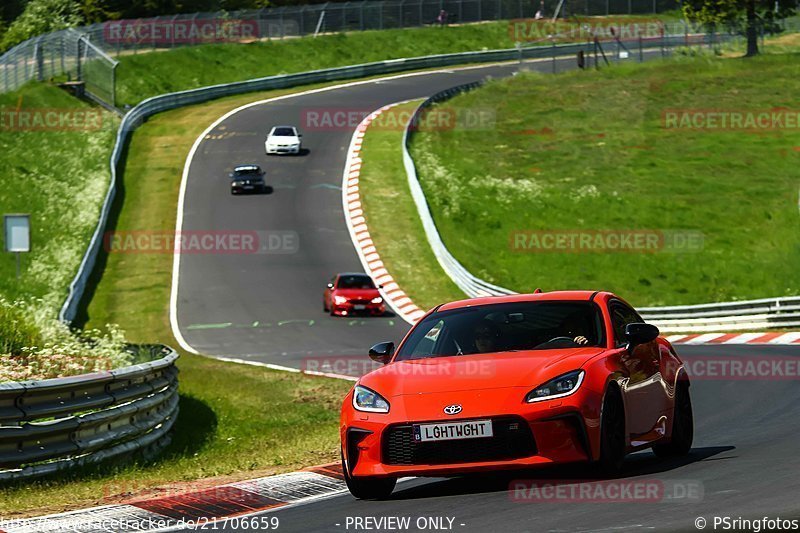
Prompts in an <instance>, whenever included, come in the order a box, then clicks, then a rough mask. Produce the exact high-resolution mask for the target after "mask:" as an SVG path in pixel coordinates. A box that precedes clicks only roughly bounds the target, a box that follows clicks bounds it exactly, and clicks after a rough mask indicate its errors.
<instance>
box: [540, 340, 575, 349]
mask: <svg viewBox="0 0 800 533" xmlns="http://www.w3.org/2000/svg"><path fill="white" fill-rule="evenodd" d="M551 345H552V346H551ZM543 346H547V347H548V348H573V347H575V346H580V345H579V344H578V343H577V342H575V340H574V339H573V338H572V337H553V338H552V339H550V340H549V341H546V342H543V343H541V344H537V345H536V346H535V348H536V349H538V348H542V347H543Z"/></svg>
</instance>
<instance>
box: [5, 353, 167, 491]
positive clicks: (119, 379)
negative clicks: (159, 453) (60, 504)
mask: <svg viewBox="0 0 800 533" xmlns="http://www.w3.org/2000/svg"><path fill="white" fill-rule="evenodd" d="M152 348H153V349H152V352H153V353H154V355H156V356H159V357H160V358H159V359H157V360H154V361H151V362H148V363H142V364H138V365H134V366H130V367H126V368H120V369H118V370H111V371H109V372H99V373H94V374H86V375H81V376H74V377H67V378H57V379H46V380H41V381H26V382H20V383H0V481H9V480H15V479H21V478H31V477H37V476H41V475H45V474H50V473H53V472H58V471H61V470H66V469H70V468H76V467H80V466H84V465H87V464H91V463H96V462H99V461H102V460H106V459H110V458H113V457H117V456H121V455H124V454H128V453H130V452H134V451H137V450H146V449H152V448H158V447H161V446H163V445H165V444H166V443H168V442H169V435H168V432H169V430H170V429H171V428H172V425H173V423H174V422H175V419H176V417H177V415H178V369H177V368H176V366H175V361H176V360H177V358H178V354H177V353H176V352H175V351H174V350H172V349H171V348H167V347H164V346H159V347H152Z"/></svg>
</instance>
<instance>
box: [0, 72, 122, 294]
mask: <svg viewBox="0 0 800 533" xmlns="http://www.w3.org/2000/svg"><path fill="white" fill-rule="evenodd" d="M0 112H2V125H1V126H0V168H2V169H3V171H2V172H0V212H2V213H29V214H30V217H31V219H30V221H31V248H32V251H31V253H27V254H22V262H21V266H22V268H21V275H20V278H19V280H17V277H16V272H15V271H16V264H15V257H14V255H12V254H6V253H4V254H3V256H2V260H0V294H2V295H4V296H5V297H6V298H7V299H9V300H16V299H20V298H25V299H30V298H40V299H42V300H43V302H41V305H42V306H45V307H48V308H50V309H57V308H58V307H59V306H60V305H61V303H62V302H63V300H64V298H65V297H66V294H67V292H66V291H67V286H68V285H69V282H70V281H71V280H72V277H73V276H74V275H75V272H76V271H77V269H78V265H79V264H80V261H81V258H82V257H83V253H84V252H85V251H86V244H87V243H88V242H89V238H90V236H91V234H92V232H93V231H94V228H95V224H96V223H97V217H98V214H99V213H100V206H101V205H102V203H103V198H104V196H105V193H106V190H107V188H108V179H109V169H108V156H109V155H110V153H111V148H112V147H113V144H114V135H115V133H116V128H117V125H118V123H119V120H118V119H117V117H116V116H115V115H112V114H110V113H107V112H105V111H103V110H101V109H98V108H96V107H92V106H90V105H88V104H86V103H84V102H81V101H80V100H77V99H75V98H73V97H72V96H70V95H69V94H67V93H66V92H64V91H62V90H61V89H58V88H55V87H52V86H48V85H44V84H37V83H32V84H29V85H27V86H25V87H24V88H22V89H20V90H19V91H16V92H12V93H6V94H0ZM49 119H52V120H54V121H53V122H43V121H44V120H49ZM62 120H64V121H66V122H62Z"/></svg>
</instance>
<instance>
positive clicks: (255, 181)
mask: <svg viewBox="0 0 800 533" xmlns="http://www.w3.org/2000/svg"><path fill="white" fill-rule="evenodd" d="M264 175H265V173H264V171H263V170H261V167H259V166H258V165H242V166H238V167H235V168H234V169H233V172H231V173H230V175H229V177H230V179H231V194H240V193H245V192H266V191H267V184H266V183H265V182H264Z"/></svg>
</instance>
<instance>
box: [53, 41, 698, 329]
mask: <svg viewBox="0 0 800 533" xmlns="http://www.w3.org/2000/svg"><path fill="white" fill-rule="evenodd" d="M704 38H705V36H698V35H688V36H687V35H684V34H680V35H671V36H664V37H661V38H656V39H646V40H641V41H638V44H637V45H636V46H639V45H641V46H642V47H643V48H646V49H654V48H661V49H662V50H663V49H666V48H667V47H672V46H683V45H686V44H703V43H704V41H703V39H704ZM579 50H583V51H585V52H586V51H588V50H593V48H592V45H591V44H587V43H577V44H564V45H555V46H534V47H528V48H510V49H505V50H487V51H480V52H463V53H458V54H442V55H432V56H424V57H415V58H407V59H394V60H389V61H377V62H374V63H365V64H362V65H353V66H348V67H341V68H330V69H322V70H314V71H310V72H303V73H300V74H284V75H278V76H268V77H265V78H258V79H254V80H248V81H240V82H234V83H227V84H222V85H213V86H211V87H203V88H200V89H193V90H189V91H181V92H177V93H170V94H164V95H160V96H154V97H152V98H148V99H147V100H145V101H143V102H141V103H140V104H138V105H136V106H135V107H134V108H132V109H131V110H130V111H128V113H127V114H126V115H125V116H124V117H123V119H122V122H121V123H120V126H119V129H118V130H117V137H116V143H115V145H114V150H113V152H112V153H111V161H110V166H111V179H110V184H109V187H108V191H107V193H106V197H105V200H104V203H103V207H102V209H101V212H100V218H99V220H98V223H97V227H96V228H95V232H94V234H93V235H92V239H91V241H90V243H89V247H88V249H87V251H86V253H85V254H84V256H83V259H82V261H81V264H80V266H79V268H78V272H77V274H76V275H75V278H74V279H73V281H72V283H71V284H70V287H69V294H68V296H67V299H66V301H65V302H64V305H63V306H62V308H61V311H60V313H59V317H60V318H61V320H62V321H65V322H72V320H73V319H74V318H75V315H76V312H77V308H78V304H79V303H80V299H81V297H82V296H83V291H84V289H85V287H86V282H87V280H88V278H89V276H90V274H91V272H92V268H94V264H95V261H96V260H97V254H98V253H99V252H100V247H101V246H102V241H103V233H104V231H105V228H106V226H107V224H108V215H109V211H110V209H111V204H112V202H113V201H114V196H115V194H116V182H117V171H118V166H119V163H120V158H121V155H122V151H123V147H124V146H125V143H126V142H127V140H128V136H129V135H130V134H131V133H132V132H133V131H134V130H135V129H136V128H137V127H138V126H139V125H141V124H142V123H143V122H144V121H145V120H147V118H148V117H150V116H152V115H155V114H156V113H160V112H162V111H167V110H169V109H175V108H178V107H182V106H186V105H192V104H198V103H201V102H206V101H208V100H213V99H215V98H220V97H223V96H231V95H236V94H242V93H247V92H253V91H263V90H269V89H283V88H287V87H296V86H300V85H307V84H311V83H321V82H326V81H337V80H345V79H353V78H364V77H368V76H375V75H379V74H391V73H394V72H402V71H408V70H417V69H426V68H436V67H447V66H453V65H460V64H465V63H491V62H498V61H515V60H522V59H533V58H548V57H562V56H568V55H574V54H577V52H578V51H579Z"/></svg>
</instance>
